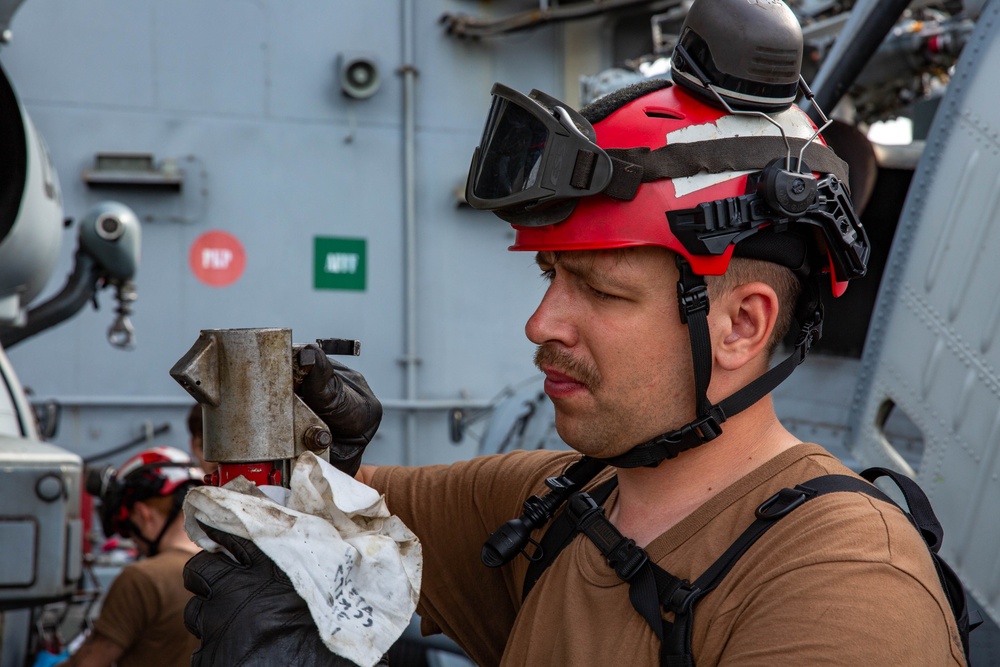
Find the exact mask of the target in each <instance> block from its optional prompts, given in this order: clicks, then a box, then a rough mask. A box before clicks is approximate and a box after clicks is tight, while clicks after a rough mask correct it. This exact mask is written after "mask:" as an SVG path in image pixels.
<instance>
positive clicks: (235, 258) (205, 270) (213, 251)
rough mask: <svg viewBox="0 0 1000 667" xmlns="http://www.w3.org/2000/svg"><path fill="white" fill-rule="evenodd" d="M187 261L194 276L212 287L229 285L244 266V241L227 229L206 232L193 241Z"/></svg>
mask: <svg viewBox="0 0 1000 667" xmlns="http://www.w3.org/2000/svg"><path fill="white" fill-rule="evenodd" d="M188 262H189V263H190V264H191V271H192V272H193V273H194V275H195V277H196V278H197V279H198V280H200V281H201V282H203V283H205V284H206V285H211V286H212V287H225V286H226V285H232V284H233V283H235V282H236V281H237V280H239V279H240V276H242V275H243V269H244V268H246V265H247V254H246V251H245V250H243V244H241V243H240V241H239V239H237V238H236V237H235V236H233V235H232V234H230V233H229V232H221V231H211V232H205V233H204V234H202V235H201V236H199V237H198V238H196V239H195V240H194V243H192V244H191V250H190V252H188Z"/></svg>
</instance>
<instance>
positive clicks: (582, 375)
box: [535, 343, 601, 390]
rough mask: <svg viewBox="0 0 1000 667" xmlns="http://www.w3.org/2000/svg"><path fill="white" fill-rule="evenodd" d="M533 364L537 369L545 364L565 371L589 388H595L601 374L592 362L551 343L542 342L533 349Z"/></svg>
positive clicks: (599, 382) (562, 371)
mask: <svg viewBox="0 0 1000 667" xmlns="http://www.w3.org/2000/svg"><path fill="white" fill-rule="evenodd" d="M535 366H537V367H538V368H539V370H541V368H542V367H543V366H547V367H549V368H552V369H555V370H557V371H559V372H561V373H565V374H566V375H569V376H571V377H573V378H574V379H575V380H577V381H579V382H582V383H583V384H584V385H585V386H586V387H587V388H588V389H590V390H594V389H596V388H597V387H598V386H599V385H600V384H601V374H600V373H599V372H598V370H597V368H596V367H595V366H594V365H593V364H591V363H589V362H586V361H582V360H579V359H577V358H576V357H574V356H573V355H572V354H570V353H569V352H567V351H566V350H564V349H562V348H561V347H558V346H556V345H554V344H552V343H543V344H542V345H539V346H538V349H537V350H535Z"/></svg>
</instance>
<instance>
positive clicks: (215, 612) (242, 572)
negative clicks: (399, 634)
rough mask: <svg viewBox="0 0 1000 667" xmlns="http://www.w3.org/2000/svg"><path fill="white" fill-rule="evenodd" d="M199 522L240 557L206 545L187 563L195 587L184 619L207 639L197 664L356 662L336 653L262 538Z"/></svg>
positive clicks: (306, 666)
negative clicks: (258, 541)
mask: <svg viewBox="0 0 1000 667" xmlns="http://www.w3.org/2000/svg"><path fill="white" fill-rule="evenodd" d="M198 525H200V526H201V528H202V530H204V531H205V533H206V534H207V535H208V536H209V537H211V538H212V539H213V540H215V542H217V543H218V544H220V545H222V546H223V547H225V548H226V549H228V550H229V552H230V553H232V554H233V555H234V556H235V557H236V558H237V559H238V561H239V562H235V563H234V562H233V560H232V559H231V558H229V557H228V556H226V555H225V554H224V553H217V554H214V553H210V552H208V551H203V552H201V553H200V554H198V555H196V556H194V557H193V558H192V559H191V560H189V561H188V562H187V565H185V566H184V587H185V588H186V589H188V590H189V591H191V592H192V593H194V597H193V598H191V600H190V601H189V602H188V603H187V606H186V607H185V608H184V625H185V626H186V627H187V629H188V630H189V631H190V632H191V633H192V634H193V635H194V636H195V637H198V638H199V639H200V640H201V647H200V648H199V649H198V650H197V651H196V652H195V653H194V655H192V656H191V666H192V667H202V666H205V667H209V666H210V665H242V666H244V667H255V666H257V665H260V666H261V667H263V666H265V665H266V666H270V665H302V666H303V667H320V666H323V667H357V665H355V663H353V662H351V661H350V660H348V659H346V658H342V657H340V656H338V655H336V654H334V653H332V652H330V649H328V648H327V647H326V645H325V644H324V643H323V640H322V639H320V637H319V631H318V630H317V629H316V624H315V623H314V622H313V619H312V616H311V615H310V614H309V608H308V607H307V606H306V602H305V600H303V599H302V598H301V597H300V596H299V594H298V593H296V592H295V588H294V587H293V586H292V583H291V581H289V579H288V576H287V575H285V573H284V572H282V571H281V570H280V569H279V568H278V567H277V566H276V565H275V564H274V561H272V560H271V559H270V558H268V557H267V555H266V554H265V553H264V552H263V551H261V550H260V549H259V548H257V545H256V544H254V543H253V542H251V541H250V540H247V539H244V538H242V537H237V536H236V535H232V534H230V533H226V532H223V531H221V530H218V529H216V528H212V527H211V526H206V525H205V524H203V523H201V522H200V521H199V522H198Z"/></svg>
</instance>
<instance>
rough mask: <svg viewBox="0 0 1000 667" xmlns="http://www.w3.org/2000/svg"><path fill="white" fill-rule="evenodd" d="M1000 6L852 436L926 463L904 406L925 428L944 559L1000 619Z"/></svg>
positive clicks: (878, 323) (885, 458)
mask: <svg viewBox="0 0 1000 667" xmlns="http://www.w3.org/2000/svg"><path fill="white" fill-rule="evenodd" d="M998 21H1000V2H995V1H994V2H991V3H990V4H989V6H988V7H986V9H985V10H984V12H983V15H982V18H981V20H980V22H979V23H978V25H977V27H976V31H975V34H974V35H973V37H972V39H971V41H970V42H969V43H968V45H967V46H966V48H965V51H964V52H963V54H962V57H961V61H960V62H959V65H958V67H957V68H956V72H955V76H954V77H953V79H952V81H951V84H950V85H949V88H948V92H947V94H946V96H945V98H944V100H943V101H942V103H941V108H940V111H939V113H938V115H937V117H936V118H935V120H934V125H933V128H932V130H931V133H930V136H929V138H928V140H927V145H926V148H925V150H924V153H923V156H922V158H921V161H920V164H919V166H918V170H917V173H916V175H915V177H914V181H913V184H912V186H911V187H910V191H909V198H908V200H907V202H906V205H905V207H904V210H903V215H902V218H901V220H900V223H899V227H898V230H897V233H896V237H895V241H894V245H893V248H892V253H891V256H890V261H889V264H888V266H887V269H886V273H885V277H884V279H883V281H882V290H881V292H880V294H879V299H878V303H877V305H876V309H875V313H874V316H873V320H872V326H871V328H870V330H869V335H868V339H867V341H866V343H865V353H864V357H863V359H862V372H861V376H860V379H859V384H858V390H857V393H856V395H855V399H854V406H853V409H852V413H851V420H850V428H851V433H850V435H849V437H848V444H849V445H850V446H851V447H852V449H853V451H854V453H855V455H856V456H857V458H858V459H860V460H861V461H862V463H864V464H866V465H875V464H878V465H889V466H892V467H895V468H897V469H902V470H908V471H909V472H910V473H911V474H913V472H914V471H913V470H912V469H911V468H910V467H909V466H908V465H907V464H906V462H905V461H904V460H903V457H901V456H900V455H899V453H898V452H897V451H895V450H894V449H893V447H892V445H891V444H890V442H889V440H888V439H887V438H886V437H885V435H884V433H883V431H882V429H881V422H882V420H883V419H884V416H885V414H886V410H887V408H888V407H889V406H891V405H892V404H895V406H897V407H898V409H901V410H902V411H903V412H905V413H906V415H907V416H908V417H909V418H910V419H911V420H912V421H913V423H914V424H916V425H917V427H918V428H919V429H920V431H921V432H922V434H923V436H924V440H925V446H924V455H923V459H922V461H921V462H920V465H919V473H918V474H916V477H917V479H918V481H919V482H920V484H921V486H922V487H923V488H924V490H925V491H926V492H927V494H928V496H929V497H930V499H931V502H932V503H933V504H934V507H935V510H936V512H937V514H938V518H939V519H940V520H941V523H942V525H943V526H944V527H945V531H946V539H945V541H944V548H943V550H942V553H943V554H944V555H945V556H946V558H947V559H948V560H949V562H950V563H952V564H953V565H954V566H955V568H956V570H957V571H958V572H959V574H960V576H961V577H962V579H963V581H964V582H965V583H966V585H967V586H968V587H969V589H970V590H971V591H972V592H973V593H974V594H975V596H976V598H977V599H978V600H979V601H980V602H981V603H982V604H983V605H984V607H985V608H986V610H987V611H988V612H989V613H990V615H991V616H992V617H993V618H994V619H998V618H1000V559H998V557H997V554H998V553H1000V531H998V530H996V516H995V515H996V510H997V508H998V507H1000V461H998V458H997V452H998V451H1000V446H998V445H1000V345H998V342H1000V292H998V291H997V280H996V278H997V270H996V258H997V257H998V256H1000V176H998V174H1000V121H998V117H997V114H996V110H997V109H998V108H1000V89H997V87H996V86H995V67H994V66H993V65H992V63H996V62H998V60H1000V31H997V29H996V26H997V23H998Z"/></svg>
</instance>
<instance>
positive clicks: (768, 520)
mask: <svg viewBox="0 0 1000 667" xmlns="http://www.w3.org/2000/svg"><path fill="white" fill-rule="evenodd" d="M861 475H862V476H863V477H865V479H867V480H870V481H874V480H875V479H877V478H878V477H881V476H888V477H890V478H891V479H892V480H893V481H895V482H896V483H897V485H899V487H900V489H901V490H902V491H903V495H904V497H905V498H906V501H907V504H908V508H909V510H910V511H909V512H906V511H905V510H904V513H905V514H906V515H907V516H908V517H909V518H910V521H911V522H912V523H913V525H914V526H915V527H916V528H917V530H918V532H919V533H920V535H921V536H922V537H923V539H924V541H925V542H926V543H927V546H928V550H929V551H930V553H931V556H932V560H933V561H934V563H935V566H936V567H937V572H938V577H939V578H940V580H941V584H942V586H943V587H944V590H945V593H946V594H947V595H948V599H949V603H951V605H952V611H953V612H954V613H955V618H956V621H957V624H958V628H959V634H960V636H961V638H962V643H963V646H964V649H965V652H966V660H968V653H969V641H968V638H969V631H970V630H971V629H974V628H975V627H976V626H977V625H978V623H972V624H970V621H969V614H968V609H967V607H966V599H965V591H964V588H963V587H962V585H961V581H960V580H959V579H958V577H957V576H956V575H955V573H954V572H953V571H952V570H951V568H950V567H948V564H947V563H945V562H944V561H943V560H941V559H940V558H939V557H938V556H937V553H936V547H937V546H938V545H940V543H941V538H942V537H943V531H942V530H941V526H940V523H938V521H937V518H936V517H935V516H934V511H933V509H932V508H931V506H930V502H929V501H928V500H927V497H926V495H924V493H923V491H922V490H921V489H920V487H919V486H918V485H917V484H916V482H914V481H913V480H911V479H909V478H907V477H905V476H903V475H900V474H899V473H896V472H894V471H891V470H887V469H884V468H870V469H868V470H865V471H864V472H862V473H861ZM616 485H617V478H612V479H611V480H608V481H607V482H605V483H604V484H602V485H600V486H599V487H598V488H597V489H596V490H595V491H594V493H593V495H588V494H586V493H583V492H580V493H577V494H574V495H573V496H572V497H571V498H570V500H569V502H568V504H567V507H566V510H565V511H564V512H563V513H562V514H561V515H560V516H559V517H558V518H557V519H556V520H555V522H553V524H552V525H551V526H550V528H549V530H548V531H547V532H546V533H545V535H544V536H543V537H542V541H541V544H542V545H543V546H545V547H546V548H545V550H544V557H543V558H542V559H540V560H538V561H536V562H533V563H532V564H531V565H530V566H529V567H528V574H527V576H526V577H525V581H524V591H523V595H522V600H523V599H524V597H527V595H528V592H529V591H530V590H531V588H532V586H534V584H535V582H537V581H538V578H539V577H540V576H541V574H542V572H544V570H545V568H547V567H548V566H549V565H550V564H551V563H552V562H553V561H554V560H555V558H556V556H558V554H559V553H560V552H561V551H562V549H563V548H564V547H565V546H566V545H568V544H569V543H570V542H571V541H572V540H573V539H574V538H575V537H576V535H577V534H578V533H583V534H584V535H586V536H587V538H588V539H590V540H591V541H592V542H593V543H594V544H595V546H597V548H598V549H599V550H600V551H601V553H602V554H603V555H604V557H605V558H606V559H607V561H608V565H609V566H610V567H611V568H612V569H614V570H615V572H616V574H618V576H619V578H621V579H622V580H623V581H626V582H628V584H629V600H630V601H631V603H632V606H633V608H634V609H635V610H636V611H637V612H638V613H639V614H640V615H641V616H642V617H643V619H645V621H646V622H647V623H648V624H649V626H650V628H651V629H652V630H653V632H654V633H655V634H656V636H657V638H659V639H660V640H661V642H660V665H661V667H694V656H693V653H692V648H691V633H692V628H693V620H692V614H693V610H694V606H695V605H696V604H697V603H698V602H699V601H700V600H701V599H702V598H703V597H704V596H705V595H707V594H709V593H710V592H712V591H713V590H715V588H716V587H718V585H719V584H720V583H721V582H722V580H723V579H724V578H725V577H726V575H727V574H728V573H729V572H730V570H732V568H733V566H735V564H736V563H737V561H739V559H740V557H741V556H743V554H744V553H746V551H747V550H748V549H750V547H751V546H753V545H754V544H755V543H756V542H757V540H758V539H760V537H761V536H763V535H764V533H766V532H767V531H768V530H769V529H770V528H771V527H772V526H773V525H775V523H776V522H777V521H778V520H779V519H781V518H782V517H784V516H786V515H788V514H789V513H790V512H792V511H793V510H794V509H795V508H797V507H799V506H800V505H802V504H803V503H805V502H807V501H809V500H811V499H813V498H817V497H819V496H821V495H825V494H827V493H833V492H856V493H864V494H866V495H868V496H871V497H873V498H877V499H879V500H882V501H884V502H887V503H890V504H895V503H894V502H893V501H892V499H891V498H889V496H887V495H886V494H884V493H883V492H882V491H880V490H879V489H878V488H876V487H875V486H874V485H873V484H871V483H869V482H866V481H864V480H862V479H858V478H857V477H852V476H849V475H824V476H822V477H817V478H815V479H811V480H809V481H807V482H803V483H802V484H799V485H797V486H795V488H791V489H788V488H786V489H782V490H781V491H779V492H778V493H776V494H775V495H773V496H771V497H770V498H768V499H767V500H766V501H764V502H763V503H762V504H761V505H760V507H758V508H757V510H756V512H755V515H756V519H755V520H754V522H753V523H751V524H750V525H749V526H748V527H747V528H746V529H745V530H744V531H743V533H742V534H740V536H739V537H738V538H736V540H735V541H734V542H733V543H732V544H731V545H730V546H729V548H728V549H726V551H725V552H724V553H723V554H722V555H721V556H720V557H719V558H718V559H717V560H716V561H715V562H714V563H712V565H711V566H710V567H709V568H708V569H706V570H705V571H704V572H703V573H702V574H701V576H699V577H698V578H697V579H696V580H695V581H694V583H691V582H689V581H687V580H685V579H680V578H678V577H676V576H674V575H672V574H671V573H669V572H667V571H666V570H664V569H663V568H661V567H660V566H659V565H657V564H655V563H653V562H652V561H650V560H649V558H648V556H647V555H646V552H645V550H643V549H642V548H640V547H638V546H637V545H636V544H635V542H634V541H632V540H630V539H628V538H626V537H625V536H623V535H622V534H621V533H620V532H618V530H617V528H615V527H614V525H612V524H611V522H610V521H608V519H607V518H606V517H605V515H604V509H603V507H602V505H603V503H604V502H606V500H607V498H608V496H609V495H610V494H611V491H612V490H613V489H614V488H615V486H616ZM956 588H957V591H956ZM664 611H667V612H673V614H674V621H673V622H668V621H666V620H664V618H663V612H664Z"/></svg>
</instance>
